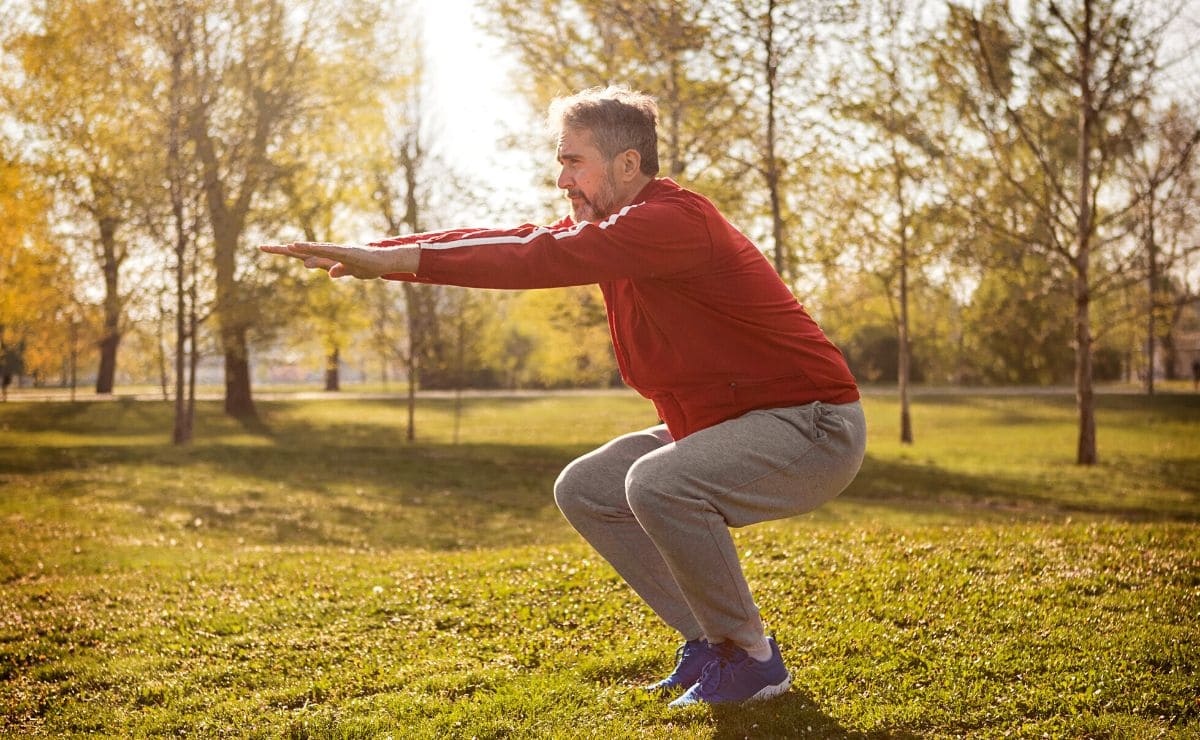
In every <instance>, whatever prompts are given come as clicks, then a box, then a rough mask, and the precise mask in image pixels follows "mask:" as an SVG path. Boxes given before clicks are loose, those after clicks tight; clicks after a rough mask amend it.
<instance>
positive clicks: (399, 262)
mask: <svg viewBox="0 0 1200 740" xmlns="http://www.w3.org/2000/svg"><path fill="white" fill-rule="evenodd" d="M550 118H551V123H552V125H553V126H554V127H555V130H557V131H558V134H559V135H558V161H559V163H560V165H561V172H560V174H559V177H558V187H560V188H561V189H562V190H564V191H565V194H566V197H567V198H568V199H569V200H570V202H571V216H570V217H569V218H564V219H563V220H561V221H559V222H558V223H556V224H554V225H552V226H533V225H528V224H527V225H524V226H519V227H517V228H513V229H478V228H464V229H454V230H449V231H441V232H434V233H427V234H415V235H409V236H403V237H397V238H394V239H384V240H382V241H379V242H375V243H372V244H369V245H366V246H362V247H354V246H339V245H330V244H312V243H296V244H289V245H266V246H263V247H262V249H264V250H265V251H268V252H272V253H275V254H283V255H289V256H293V257H297V258H300V259H303V260H304V263H305V265H306V266H308V267H310V268H314V269H324V270H328V272H329V274H330V275H331V276H333V277H340V276H343V275H352V276H355V277H359V278H374V277H386V278H391V279H396V280H409V281H419V282H428V283H438V284H446V285H461V286H468V287H479V288H511V289H524V288H552V287H559V286H567V285H582V284H589V283H598V284H599V285H600V288H601V290H602V292H603V294H604V298H605V304H606V306H607V310H608V320H609V327H610V329H611V333H612V340H613V347H614V349H615V351H616V357H617V363H618V365H619V367H620V370H621V375H622V377H623V378H624V379H625V382H626V383H628V384H629V385H630V386H631V387H632V388H634V389H636V390H637V391H638V392H640V393H641V394H642V395H643V396H645V397H646V398H648V399H650V400H651V401H652V402H653V403H654V406H655V408H656V409H657V411H658V414H659V417H660V419H661V421H662V422H663V423H662V424H660V425H658V426H654V427H650V428H649V429H644V430H641V431H636V432H632V433H630V434H626V435H624V436H621V437H618V438H617V439H614V440H612V441H611V442H609V443H607V444H606V445H604V446H603V447H600V448H599V449H597V450H595V451H593V452H590V453H588V454H586V455H584V456H583V457H581V458H579V459H578V460H575V461H574V462H572V463H571V464H570V465H568V466H567V467H566V469H565V470H563V472H562V473H561V474H560V475H559V477H558V480H557V482H556V483H555V486H554V497H555V500H556V501H557V503H558V506H559V508H560V509H561V510H562V512H563V514H564V515H565V516H566V518H567V519H568V520H569V521H570V522H571V524H572V525H573V526H574V527H575V528H576V529H577V530H578V531H579V533H580V534H581V535H583V537H584V538H585V539H587V541H588V542H589V543H591V545H592V546H593V547H594V548H595V549H596V550H597V551H598V552H599V553H600V554H601V555H603V556H604V558H605V559H606V560H608V562H609V563H611V564H612V566H613V567H614V568H615V569H616V571H617V572H618V573H619V574H620V575H621V577H622V578H624V579H625V581H626V582H628V583H629V585H630V586H631V587H632V588H633V589H634V591H636V592H637V594H638V595H639V596H640V597H641V598H642V599H643V600H644V601H645V602H646V603H647V604H648V605H649V606H650V608H651V609H653V610H654V612H655V613H656V614H658V616H659V617H661V618H662V619H663V620H664V621H665V622H666V623H667V624H669V625H670V626H671V627H673V628H674V629H676V630H678V631H679V633H680V635H681V636H682V640H683V645H682V646H681V647H680V648H679V649H678V651H677V653H676V661H677V662H676V665H675V669H674V671H673V672H672V673H671V674H670V675H669V676H668V677H667V678H665V679H663V680H662V681H659V682H658V683H656V684H654V685H652V686H650V687H648V688H649V689H651V690H654V691H661V692H664V693H665V692H675V691H678V690H682V691H683V694H682V695H681V696H679V697H678V698H676V699H675V700H674V701H673V702H671V705H672V706H684V705H688V704H695V703H700V702H704V703H713V704H717V703H733V702H743V701H749V700H756V699H765V698H769V697H772V696H775V695H777V694H780V693H783V692H784V691H786V690H787V688H788V686H789V685H790V682H791V677H790V675H789V673H788V671H787V669H786V667H785V666H784V663H783V659H782V657H781V656H780V652H779V647H778V645H776V643H775V640H774V639H773V638H769V637H767V636H766V632H765V630H764V626H763V622H762V618H761V617H760V615H759V610H758V607H757V606H756V604H755V602H754V599H753V597H752V596H751V594H750V588H749V586H748V585H747V583H746V579H745V577H744V576H743V574H742V568H741V565H740V564H739V562H738V556H737V552H736V550H735V547H734V542H733V538H732V536H731V534H730V527H741V526H745V525H748V524H754V523H756V522H761V521H765V520H769V519H779V518H783V517H789V516H793V515H796V514H800V513H803V512H807V511H810V510H812V509H814V508H815V507H817V506H819V505H821V504H822V503H824V502H826V501H828V500H830V499H831V498H833V497H834V496H836V495H838V494H839V493H840V492H841V491H842V490H844V489H845V488H846V486H847V485H849V483H850V481H851V480H852V479H853V478H854V476H855V475H856V474H857V472H858V469H859V466H860V465H861V463H862V459H863V455H864V449H865V444H866V442H865V440H866V424H865V420H864V417H863V413H862V407H861V406H860V404H859V394H858V389H857V386H856V384H855V381H854V378H853V376H852V375H851V374H850V371H849V370H848V369H847V367H846V363H845V361H844V359H843V357H842V354H841V352H839V351H838V349H837V348H836V347H835V346H834V345H833V344H831V343H830V342H829V340H828V339H827V338H826V337H825V335H824V334H823V333H822V332H821V330H820V328H818V326H817V325H816V323H815V322H814V321H813V320H812V318H811V317H809V315H808V313H807V312H806V311H805V310H804V308H803V307H802V306H801V305H800V304H799V303H798V302H797V301H796V299H795V298H794V297H793V295H792V294H791V292H790V291H789V290H788V288H787V286H786V285H785V284H784V283H783V282H782V281H781V280H780V279H779V277H778V276H777V275H776V274H775V272H774V270H773V269H772V268H771V266H770V263H768V262H767V260H766V259H765V258H764V257H763V255H762V253H761V252H759V250H758V249H757V248H756V247H755V246H754V245H753V244H752V243H751V242H750V240H749V239H747V238H746V237H745V236H744V235H742V234H741V233H740V232H739V231H738V230H737V229H736V228H734V227H733V226H732V225H731V224H730V223H729V222H728V221H727V220H726V219H725V218H724V217H723V216H722V215H721V214H720V212H718V210H717V209H716V207H714V206H713V204H712V203H711V202H709V201H708V200H707V199H706V198H704V197H703V196H701V195H698V194H696V193H693V192H691V191H688V190H686V189H684V188H682V187H680V186H679V185H677V184H676V183H674V182H672V181H671V180H669V179H663V178H657V177H656V175H657V173H658V152H657V134H656V122H657V109H656V107H655V104H654V101H653V99H652V98H650V97H648V96H646V95H642V94H640V93H634V92H630V91H628V90H625V89H620V88H609V89H607V90H600V89H593V90H587V91H584V92H581V93H578V94H576V95H573V96H571V97H568V98H564V99H561V100H558V101H556V102H555V103H554V105H553V106H552V107H551V111H550Z"/></svg>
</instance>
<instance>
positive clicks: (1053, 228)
mask: <svg viewBox="0 0 1200 740" xmlns="http://www.w3.org/2000/svg"><path fill="white" fill-rule="evenodd" d="M1179 8H1180V5H1179V4H1171V5H1170V6H1169V7H1159V8H1157V9H1156V10H1155V12H1148V11H1149V9H1148V8H1147V7H1146V6H1145V5H1144V4H1142V3H1136V2H1132V0H1129V1H1124V0H1078V1H1077V2H1074V3H1072V4H1071V5H1070V6H1069V7H1065V8H1064V7H1063V6H1061V5H1060V4H1059V3H1057V2H1053V1H1052V0H1039V1H1037V2H1031V3H1030V5H1029V8H1028V13H1027V14H1026V16H1025V17H1024V18H1021V19H1018V18H1017V17H1015V16H1014V15H1013V13H1012V12H1011V11H1010V10H1009V8H1008V7H1007V6H1005V5H1003V4H1000V3H998V2H988V3H986V4H984V5H983V7H982V8H981V9H980V10H979V11H975V10H973V9H972V8H969V7H967V6H963V5H959V4H951V6H950V15H949V19H948V24H947V33H946V35H945V37H944V39H943V44H942V46H941V49H940V54H939V58H938V64H937V67H936V69H937V72H938V81H939V86H938V88H939V91H940V93H942V94H944V95H946V96H947V99H948V101H949V102H951V103H952V104H954V105H955V106H957V108H958V109H959V110H961V111H962V112H963V114H964V116H965V122H967V123H969V124H970V125H971V126H972V127H973V129H974V130H975V131H976V132H977V133H978V134H979V135H980V136H981V138H982V141H983V144H984V146H985V147H986V149H987V151H988V153H989V155H990V157H991V162H992V165H993V166H994V167H995V169H996V172H997V173H998V174H999V176H1001V177H1003V178H1004V179H1005V180H1006V182H1007V183H1008V184H1009V185H1010V186H1011V187H1012V188H1013V189H1014V190H1016V191H1017V192H1019V193H1020V194H1021V197H1022V198H1023V199H1024V200H1025V202H1026V203H1027V204H1028V205H1029V206H1030V208H1031V211H1032V213H1033V214H1034V215H1035V216H1036V222H1034V223H1029V224H1019V225H1018V226H1017V228H1016V229H1012V228H1009V225H1006V224H1002V223H998V222H997V221H996V220H995V219H993V218H991V217H989V216H987V215H986V214H985V213H983V212H982V211H981V212H979V213H978V215H979V217H980V218H981V219H982V221H983V222H984V223H985V224H986V225H987V227H988V228H990V229H992V230H995V231H997V232H999V233H1003V234H1007V235H1009V236H1015V237H1017V238H1018V239H1019V240H1020V241H1022V242H1023V243H1024V244H1026V245H1027V246H1028V247H1029V248H1031V249H1034V250H1038V251H1039V252H1041V253H1042V254H1044V255H1046V256H1047V257H1048V258H1049V259H1051V260H1053V261H1055V262H1057V263H1059V264H1063V265H1065V266H1066V267H1067V269H1069V271H1070V274H1071V275H1072V288H1071V295H1072V301H1073V317H1072V322H1073V325H1074V332H1073V337H1074V338H1073V342H1074V351H1075V373H1074V375H1075V394H1076V407H1077V411H1078V417H1079V434H1078V445H1077V450H1076V462H1077V463H1078V464H1081V465H1090V464H1094V463H1095V462H1096V460H1097V453H1096V419H1095V396H1094V391H1093V377H1092V376H1093V372H1092V344H1093V340H1094V337H1093V332H1092V324H1091V312H1090V306H1091V303H1092V301H1093V300H1094V299H1095V297H1096V290H1097V289H1099V288H1102V287H1103V286H1102V285H1101V284H1100V283H1099V281H1098V280H1097V278H1096V276H1095V275H1094V274H1093V272H1092V268H1093V263H1094V262H1095V261H1096V260H1097V259H1098V257H1099V256H1100V254H1099V253H1100V252H1103V251H1106V250H1108V251H1111V250H1112V248H1113V245H1114V244H1115V243H1117V242H1118V241H1119V239H1120V237H1121V236H1122V234H1121V233H1120V231H1121V230H1120V221H1121V218H1122V215H1123V214H1124V213H1126V212H1128V211H1129V210H1131V209H1132V208H1133V206H1134V205H1135V202H1131V201H1129V200H1126V201H1125V202H1124V203H1114V202H1113V200H1112V199H1110V198H1109V197H1108V195H1109V193H1110V192H1111V191H1112V189H1113V183H1114V179H1115V174H1116V172H1117V166H1116V165H1117V163H1118V162H1119V161H1120V159H1121V158H1122V157H1125V156H1128V153H1129V152H1130V151H1131V150H1133V149H1134V147H1135V146H1136V145H1137V137H1138V135H1139V133H1140V128H1139V125H1138V124H1139V121H1140V120H1141V117H1142V116H1143V115H1144V112H1145V107H1146V102H1147V101H1148V100H1149V99H1150V98H1151V97H1152V95H1153V93H1154V85H1155V82H1156V79H1157V77H1158V75H1159V73H1160V71H1161V66H1160V65H1159V64H1158V60H1157V56H1156V55H1157V52H1158V50H1159V48H1160V47H1161V44H1162V39H1163V36H1164V33H1165V30H1166V29H1167V27H1168V25H1169V22H1170V20H1171V19H1172V18H1174V16H1175V15H1177V14H1178V12H1179ZM1110 274H1119V271H1116V270H1114V271H1112V272H1111V273H1110Z"/></svg>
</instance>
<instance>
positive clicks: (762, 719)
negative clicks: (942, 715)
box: [712, 688, 917, 740]
mask: <svg viewBox="0 0 1200 740" xmlns="http://www.w3.org/2000/svg"><path fill="white" fill-rule="evenodd" d="M712 716H713V720H714V722H715V724H716V732H715V733H714V735H713V737H714V738H718V740H743V738H747V737H753V738H794V737H818V738H855V739H857V740H876V739H877V738H878V739H879V740H882V739H883V738H903V739H906V740H907V739H909V738H916V737H917V735H915V734H913V733H911V732H905V731H902V730H882V731H876V732H859V731H854V730H850V729H848V728H846V727H845V726H843V725H842V724H841V723H840V722H838V721H837V720H836V719H834V718H833V717H831V716H829V715H828V714H826V713H825V712H824V711H822V709H821V707H820V706H819V705H818V704H817V702H816V700H815V699H813V698H812V696H810V695H809V694H807V693H805V692H803V691H797V690H796V689H794V688H793V689H792V690H791V691H789V692H787V693H786V694H784V695H783V696H780V697H777V698H774V699H770V700H768V701H765V702H756V703H752V704H744V705H739V706H731V707H725V706H717V707H713V709H712Z"/></svg>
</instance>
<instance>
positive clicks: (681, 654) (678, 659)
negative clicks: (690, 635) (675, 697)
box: [672, 642, 704, 675]
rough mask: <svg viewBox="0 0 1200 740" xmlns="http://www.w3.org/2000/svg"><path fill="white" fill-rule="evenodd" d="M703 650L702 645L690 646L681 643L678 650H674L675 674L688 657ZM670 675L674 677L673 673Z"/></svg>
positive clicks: (689, 644)
mask: <svg viewBox="0 0 1200 740" xmlns="http://www.w3.org/2000/svg"><path fill="white" fill-rule="evenodd" d="M703 649H704V646H703V645H692V644H691V643H687V642H685V643H683V644H682V645H680V646H679V647H678V648H676V649H675V672H678V671H679V668H680V666H682V665H683V661H685V660H687V658H688V656H690V655H691V654H692V653H694V652H696V651H697V650H703ZM672 675H674V673H672Z"/></svg>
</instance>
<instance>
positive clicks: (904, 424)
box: [896, 235, 913, 445]
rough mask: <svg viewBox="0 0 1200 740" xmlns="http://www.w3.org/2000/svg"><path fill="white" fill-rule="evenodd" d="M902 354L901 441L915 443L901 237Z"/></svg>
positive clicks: (899, 365)
mask: <svg viewBox="0 0 1200 740" xmlns="http://www.w3.org/2000/svg"><path fill="white" fill-rule="evenodd" d="M898 329H899V331H898V332H897V333H898V335H899V336H898V339H899V340H900V341H899V342H897V344H898V345H899V353H900V356H899V357H898V358H897V360H898V363H897V368H896V376H897V377H896V380H897V385H898V386H899V393H900V442H901V443H902V444H906V445H910V444H912V443H913V429H912V411H911V409H910V408H909V404H908V382H909V368H910V366H911V363H912V353H911V351H910V348H909V343H908V240H907V239H906V238H905V236H904V235H901V237H900V326H899V327H898Z"/></svg>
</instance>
